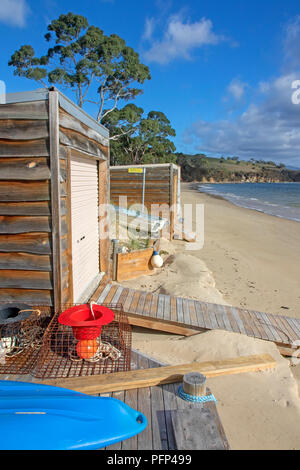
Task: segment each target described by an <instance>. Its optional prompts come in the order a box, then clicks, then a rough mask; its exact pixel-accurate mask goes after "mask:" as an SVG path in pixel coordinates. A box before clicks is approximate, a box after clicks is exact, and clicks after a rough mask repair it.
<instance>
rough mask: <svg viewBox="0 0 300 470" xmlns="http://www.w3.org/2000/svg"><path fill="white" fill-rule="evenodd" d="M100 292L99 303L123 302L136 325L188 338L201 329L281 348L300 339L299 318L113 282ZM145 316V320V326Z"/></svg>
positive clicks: (124, 307)
mask: <svg viewBox="0 0 300 470" xmlns="http://www.w3.org/2000/svg"><path fill="white" fill-rule="evenodd" d="M99 292H100V296H99V298H98V303H102V302H103V303H104V302H106V303H109V302H111V303H121V304H122V305H123V309H124V311H125V312H126V313H127V314H128V315H130V314H132V317H131V321H132V322H133V323H132V324H134V325H139V322H141V325H140V326H146V327H147V328H154V329H158V330H159V329H160V328H161V329H162V331H168V332H173V333H176V334H185V335H191V334H193V330H195V334H196V331H198V330H199V329H205V330H213V329H219V330H220V329H221V330H225V331H232V332H236V333H240V334H244V335H247V336H250V337H254V338H259V339H263V340H267V341H272V342H275V343H277V344H279V345H281V346H283V345H287V346H290V345H292V343H293V342H294V341H296V340H298V339H299V340H300V320H299V319H296V318H291V317H286V316H281V315H272V314H270V313H263V312H257V311H252V310H247V309H241V308H238V307H236V308H235V307H231V306H228V305H217V304H211V303H207V302H202V301H198V300H193V299H189V298H183V297H176V296H170V295H166V294H162V293H160V294H156V293H151V292H146V291H139V290H137V289H130V288H123V287H122V286H121V285H118V284H111V283H108V284H107V285H105V287H103V289H102V291H101V290H99ZM139 317H140V319H139ZM142 317H144V318H145V320H144V325H143V324H142V322H143V318H142ZM146 318H147V322H146ZM171 322H172V323H171ZM146 323H147V324H146ZM176 323H177V324H178V325H177V326H176V325H175V324H176ZM171 327H172V328H173V329H171Z"/></svg>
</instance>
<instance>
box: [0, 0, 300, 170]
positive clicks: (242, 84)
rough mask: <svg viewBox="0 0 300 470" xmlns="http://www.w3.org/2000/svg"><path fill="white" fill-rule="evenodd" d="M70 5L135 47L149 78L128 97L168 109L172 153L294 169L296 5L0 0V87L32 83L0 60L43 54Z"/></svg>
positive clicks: (299, 43) (213, 0) (299, 61)
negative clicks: (29, 49)
mask: <svg viewBox="0 0 300 470" xmlns="http://www.w3.org/2000/svg"><path fill="white" fill-rule="evenodd" d="M69 11H72V12H73V13H77V14H82V15H84V16H86V17H87V19H88V21H89V23H90V24H94V25H96V26H98V27H100V28H101V29H102V30H103V31H104V33H105V34H112V33H116V34H118V35H119V36H121V37H122V38H124V39H125V40H126V42H127V44H128V45H129V46H131V47H133V48H134V49H135V50H136V51H138V52H139V54H140V57H141V61H142V62H143V63H145V64H147V65H148V66H149V67H150V70H151V75H152V79H151V80H150V81H148V82H147V83H146V84H145V85H144V87H143V89H144V93H143V95H141V96H140V97H139V98H138V99H136V100H135V103H136V104H137V105H139V106H142V107H143V108H144V110H145V111H147V112H148V111H150V110H160V111H163V112H164V113H165V114H166V115H167V117H168V118H169V119H170V121H171V123H172V125H173V127H174V128H175V129H176V133H177V136H176V138H175V139H174V142H175V144H176V147H177V151H179V152H185V153H200V152H204V153H208V154H209V155H225V156H228V155H238V156H240V158H251V157H254V158H259V159H260V158H261V159H266V160H274V161H276V162H284V163H286V164H290V165H295V166H300V104H299V105H296V104H293V103H292V100H291V96H292V93H293V90H292V88H291V86H292V83H293V82H294V81H295V80H300V5H299V2H297V1H296V0H286V1H283V0H260V1H258V0H252V1H245V0H239V1H238V0H227V1H226V2H225V1H224V0H210V1H199V0H198V1H196V0H188V1H182V0H180V1H179V0H165V1H163V0H153V1H149V0H148V1H146V0H139V1H137V0H128V1H126V2H125V1H124V0H85V1H84V2H83V1H82V0H80V1H79V0H72V1H68V0H63V1H58V0H40V1H36V0H1V4H0V40H1V45H2V46H1V77H0V79H1V80H3V81H5V83H6V90H7V92H15V91H23V90H31V89H35V88H37V87H38V85H37V84H35V83H34V82H30V81H29V80H26V79H20V78H17V77H14V75H13V70H12V68H11V67H8V66H7V62H8V60H9V59H10V56H11V54H12V53H13V52H14V51H15V50H16V49H18V48H19V47H20V46H21V45H23V44H31V45H32V46H33V47H34V48H35V49H36V53H37V55H39V54H42V53H44V52H45V51H46V47H47V43H46V41H44V34H45V33H46V29H47V25H48V23H49V22H50V21H51V20H52V19H55V18H57V17H58V16H59V15H60V14H62V13H68V12H69ZM69 96H70V97H71V98H73V99H75V98H74V97H72V95H71V94H69ZM86 109H87V111H88V112H91V113H92V112H93V110H92V109H89V108H86Z"/></svg>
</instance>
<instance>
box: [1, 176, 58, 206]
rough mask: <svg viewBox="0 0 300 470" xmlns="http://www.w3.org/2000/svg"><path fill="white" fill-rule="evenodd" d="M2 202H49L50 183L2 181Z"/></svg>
mask: <svg viewBox="0 0 300 470" xmlns="http://www.w3.org/2000/svg"><path fill="white" fill-rule="evenodd" d="M0 177H1V176H0ZM0 200H1V201H2V202H4V201H7V202H9V201H11V202H14V201H16V202H17V201H21V202H23V201H24V202H26V201H49V200H50V185H49V181H9V182H6V181H0Z"/></svg>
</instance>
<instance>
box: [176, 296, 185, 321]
mask: <svg viewBox="0 0 300 470" xmlns="http://www.w3.org/2000/svg"><path fill="white" fill-rule="evenodd" d="M182 302H183V299H182V298H181V297H177V299H176V310H177V321H178V322H179V323H184V315H183V303H182Z"/></svg>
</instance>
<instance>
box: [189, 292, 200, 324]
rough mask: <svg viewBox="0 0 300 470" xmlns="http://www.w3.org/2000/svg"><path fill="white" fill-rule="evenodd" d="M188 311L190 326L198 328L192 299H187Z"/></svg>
mask: <svg viewBox="0 0 300 470" xmlns="http://www.w3.org/2000/svg"><path fill="white" fill-rule="evenodd" d="M189 311H190V319H191V325H192V326H200V325H199V323H198V319H197V312H196V307H195V302H194V300H192V299H189Z"/></svg>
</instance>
